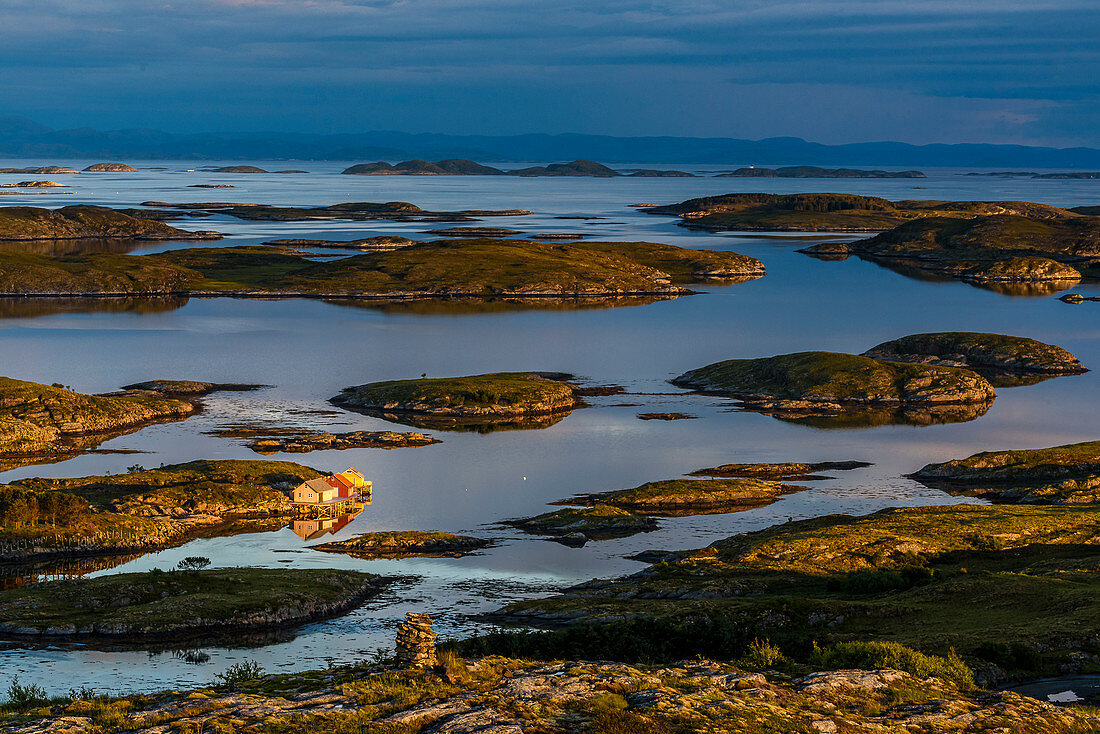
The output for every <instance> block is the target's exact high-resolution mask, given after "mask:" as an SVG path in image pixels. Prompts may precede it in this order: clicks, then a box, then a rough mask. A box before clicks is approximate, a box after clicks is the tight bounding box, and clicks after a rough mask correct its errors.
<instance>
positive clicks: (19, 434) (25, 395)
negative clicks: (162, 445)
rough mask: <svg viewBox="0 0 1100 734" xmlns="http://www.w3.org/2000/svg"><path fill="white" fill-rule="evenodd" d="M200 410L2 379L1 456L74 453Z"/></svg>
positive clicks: (147, 397)
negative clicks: (156, 423) (153, 424)
mask: <svg viewBox="0 0 1100 734" xmlns="http://www.w3.org/2000/svg"><path fill="white" fill-rule="evenodd" d="M194 410H195V406H194V405H193V404H192V403H190V402H187V401H184V400H176V399H173V398H168V397H164V396H161V395H157V394H154V393H143V394H132V395H119V396H106V395H84V394H82V393H78V392H73V391H72V390H68V389H66V388H64V387H61V386H60V385H40V384H38V383H36V382H26V381H23V380H13V379H12V378H10V377H0V457H5V458H7V457H37V456H51V455H65V454H71V453H75V452H78V451H80V450H83V449H85V448H87V447H88V446H92V445H96V444H99V443H102V442H103V441H105V440H107V439H108V438H111V437H113V436H118V435H121V434H123V433H129V432H131V431H134V430H137V429H138V428H140V427H142V426H144V425H148V424H150V423H155V422H159V421H169V420H181V419H183V418H186V417H187V416H188V415H190V414H191V413H192V412H194Z"/></svg>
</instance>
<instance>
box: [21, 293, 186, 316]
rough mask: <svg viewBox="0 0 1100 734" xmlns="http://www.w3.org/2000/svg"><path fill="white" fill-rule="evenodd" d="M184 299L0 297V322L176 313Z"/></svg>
mask: <svg viewBox="0 0 1100 734" xmlns="http://www.w3.org/2000/svg"><path fill="white" fill-rule="evenodd" d="M187 300H188V299H186V298H181V297H172V296H165V297H155V298H131V297H118V298H115V297H112V298H39V297H24V298H0V319H24V318H33V317H36V316H52V315H55V314H68V313H134V314H152V313H164V312H167V311H175V310H176V309H178V308H183V307H184V306H186V305H187Z"/></svg>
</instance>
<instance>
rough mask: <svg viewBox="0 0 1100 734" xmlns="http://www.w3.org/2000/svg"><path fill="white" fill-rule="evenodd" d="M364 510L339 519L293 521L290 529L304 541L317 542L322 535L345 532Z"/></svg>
mask: <svg viewBox="0 0 1100 734" xmlns="http://www.w3.org/2000/svg"><path fill="white" fill-rule="evenodd" d="M362 511H363V508H362V507H360V508H359V509H357V510H355V511H354V512H349V513H347V514H346V515H340V516H339V517H309V518H298V519H295V520H292V521H291V523H290V529H291V530H292V531H293V532H294V534H295V535H297V536H298V537H299V538H301V539H302V540H316V539H317V538H320V537H321V536H322V535H327V534H329V533H336V532H339V531H340V530H343V529H344V528H345V527H347V526H348V524H349V523H351V521H352V520H354V519H355V518H356V516H357V515H358V514H359V513H360V512H362Z"/></svg>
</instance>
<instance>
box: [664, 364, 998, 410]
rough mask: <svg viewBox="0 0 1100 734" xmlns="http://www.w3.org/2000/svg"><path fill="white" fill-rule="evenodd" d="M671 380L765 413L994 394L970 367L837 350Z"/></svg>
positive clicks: (972, 399) (719, 367)
mask: <svg viewBox="0 0 1100 734" xmlns="http://www.w3.org/2000/svg"><path fill="white" fill-rule="evenodd" d="M672 384H674V385H676V386H678V387H684V388H689V389H692V390H700V391H703V392H707V393H714V394H718V395H725V396H728V397H732V398H736V399H737V400H740V401H741V402H743V403H744V404H745V406H746V407H748V408H750V409H754V410H765V411H798V412H824V413H828V412H839V411H845V410H852V409H857V408H863V407H868V406H876V405H878V406H881V405H903V404H910V405H937V404H971V403H988V402H990V401H991V400H993V398H994V397H995V393H994V391H993V387H992V386H991V385H990V384H989V382H988V381H987V380H986V379H985V378H983V377H981V376H979V375H977V374H976V373H974V372H971V371H970V370H964V369H957V368H953V367H939V366H934V365H924V364H907V363H900V362H883V361H878V360H874V359H871V358H870V357H864V356H857V355H853V354H841V353H837V352H798V353H795V354H783V355H779V356H776V357H765V358H761V359H731V360H726V361H724V362H717V363H715V364H712V365H707V366H706V367H700V368H699V369H695V370H691V371H689V372H685V373H684V374H682V375H680V376H679V377H676V378H674V379H673V380H672Z"/></svg>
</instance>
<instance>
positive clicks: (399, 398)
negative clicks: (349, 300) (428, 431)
mask: <svg viewBox="0 0 1100 734" xmlns="http://www.w3.org/2000/svg"><path fill="white" fill-rule="evenodd" d="M566 377H567V376H566V375H559V374H556V373H538V372H496V373H491V374H486V375H470V376H467V377H437V378H420V379H413V380H386V381H384V382H371V383H368V384H366V385H358V386H356V387H347V388H344V390H343V391H342V392H341V393H340V394H339V395H337V396H335V397H333V398H332V402H333V403H334V404H336V405H338V406H340V407H342V408H347V409H350V410H357V411H361V412H366V413H371V414H385V415H387V416H391V415H392V416H396V417H397V419H398V420H400V421H401V422H405V423H410V424H412V425H421V424H423V425H433V424H436V425H438V426H439V427H443V428H446V427H449V426H451V425H452V424H454V425H456V426H459V427H461V426H462V425H476V424H478V423H524V422H527V421H531V420H535V422H536V423H538V421H537V419H538V418H539V417H540V416H561V415H565V414H568V413H570V412H571V411H572V410H573V408H574V407H576V406H577V405H578V404H579V403H580V398H579V397H578V396H577V395H576V394H575V392H576V388H574V387H573V386H572V385H570V384H569V383H568V382H565V378H566Z"/></svg>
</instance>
